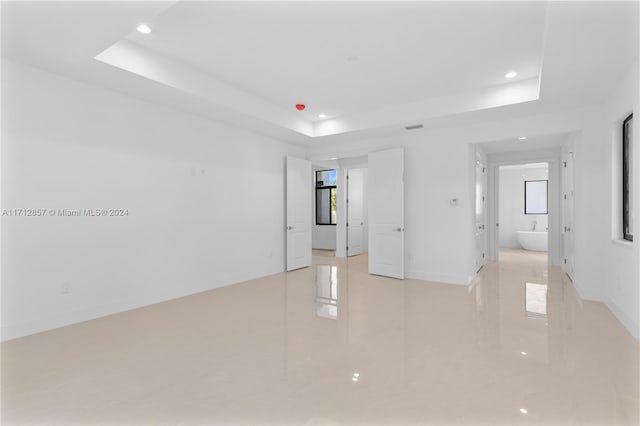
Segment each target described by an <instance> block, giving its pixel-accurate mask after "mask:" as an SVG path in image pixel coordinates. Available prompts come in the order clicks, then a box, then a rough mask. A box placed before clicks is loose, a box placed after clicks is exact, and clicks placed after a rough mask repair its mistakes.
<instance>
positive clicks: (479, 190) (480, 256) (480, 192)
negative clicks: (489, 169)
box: [475, 153, 487, 271]
mask: <svg viewBox="0 0 640 426" xmlns="http://www.w3.org/2000/svg"><path fill="white" fill-rule="evenodd" d="M486 186H487V184H486V167H485V165H484V163H483V162H482V156H481V155H480V153H477V155H476V215H475V217H476V222H475V241H476V271H479V270H480V269H481V268H482V267H483V266H484V264H485V262H486V255H485V252H486V248H485V246H486V244H485V241H486V239H485V223H484V222H485V218H484V215H485V213H484V212H485V211H486V208H485V206H486V196H485V188H486Z"/></svg>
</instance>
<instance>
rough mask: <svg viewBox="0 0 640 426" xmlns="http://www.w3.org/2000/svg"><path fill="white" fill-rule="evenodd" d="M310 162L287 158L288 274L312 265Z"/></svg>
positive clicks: (311, 177)
mask: <svg viewBox="0 0 640 426" xmlns="http://www.w3.org/2000/svg"><path fill="white" fill-rule="evenodd" d="M312 187H313V175H312V173H311V162H310V161H307V160H302V159H300V158H295V157H287V190H286V193H287V200H286V203H287V225H286V233H287V271H292V270H294V269H299V268H304V267H306V266H311V220H312V217H313V210H312V206H313V204H312V198H311V196H312Z"/></svg>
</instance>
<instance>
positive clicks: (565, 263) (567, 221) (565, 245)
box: [562, 149, 574, 279]
mask: <svg viewBox="0 0 640 426" xmlns="http://www.w3.org/2000/svg"><path fill="white" fill-rule="evenodd" d="M564 151H565V152H563V154H562V270H563V271H564V272H565V273H566V274H567V275H568V276H569V278H571V279H573V245H574V244H573V238H574V237H573V210H574V198H573V193H574V179H573V151H572V149H567V150H564Z"/></svg>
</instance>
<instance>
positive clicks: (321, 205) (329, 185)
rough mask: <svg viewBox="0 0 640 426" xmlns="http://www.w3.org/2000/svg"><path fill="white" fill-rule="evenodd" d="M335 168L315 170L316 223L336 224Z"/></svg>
mask: <svg viewBox="0 0 640 426" xmlns="http://www.w3.org/2000/svg"><path fill="white" fill-rule="evenodd" d="M336 178H337V174H336V171H335V170H318V171H317V172H316V225H335V224H336V180H337V179H336Z"/></svg>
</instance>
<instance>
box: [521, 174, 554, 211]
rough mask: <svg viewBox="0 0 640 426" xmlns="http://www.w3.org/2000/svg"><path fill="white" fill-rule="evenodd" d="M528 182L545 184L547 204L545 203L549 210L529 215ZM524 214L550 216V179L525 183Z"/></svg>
mask: <svg viewBox="0 0 640 426" xmlns="http://www.w3.org/2000/svg"><path fill="white" fill-rule="evenodd" d="M527 182H545V183H546V188H545V194H546V195H547V202H546V203H545V205H546V207H547V210H546V212H544V213H527ZM524 214H525V215H534V216H535V215H548V214H549V179H534V180H525V181H524Z"/></svg>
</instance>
